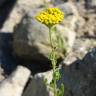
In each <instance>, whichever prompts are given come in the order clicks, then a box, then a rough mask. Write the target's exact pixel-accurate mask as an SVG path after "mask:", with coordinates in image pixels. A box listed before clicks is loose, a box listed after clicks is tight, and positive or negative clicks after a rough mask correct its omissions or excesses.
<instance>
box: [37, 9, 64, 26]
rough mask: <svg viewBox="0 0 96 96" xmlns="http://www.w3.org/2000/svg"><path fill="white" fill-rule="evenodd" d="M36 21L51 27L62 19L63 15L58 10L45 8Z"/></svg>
mask: <svg viewBox="0 0 96 96" xmlns="http://www.w3.org/2000/svg"><path fill="white" fill-rule="evenodd" d="M36 19H37V20H38V21H39V22H41V23H43V24H45V25H46V26H48V27H52V26H53V25H55V24H58V23H60V22H61V21H62V20H63V19H64V13H63V12H62V11H61V10H60V9H59V8H47V9H45V10H43V11H42V12H40V13H39V14H38V15H37V16H36Z"/></svg>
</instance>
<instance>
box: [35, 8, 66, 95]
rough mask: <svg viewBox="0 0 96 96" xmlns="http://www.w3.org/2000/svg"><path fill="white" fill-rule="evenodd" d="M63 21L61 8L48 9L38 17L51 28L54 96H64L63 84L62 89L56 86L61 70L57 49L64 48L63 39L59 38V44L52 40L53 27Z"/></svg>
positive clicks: (50, 56) (38, 19)
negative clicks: (57, 65)
mask: <svg viewBox="0 0 96 96" xmlns="http://www.w3.org/2000/svg"><path fill="white" fill-rule="evenodd" d="M63 19H64V13H63V12H62V11H61V10H60V9H59V8H47V9H45V10H43V11H42V12H40V13H39V14H38V15H37V16H36V20H37V21H39V22H41V23H42V24H44V25H46V26H47V27H48V28H49V41H50V46H51V49H52V50H51V52H50V54H49V59H50V60H51V63H52V67H53V80H52V82H51V83H50V86H52V87H53V91H54V96H63V95H64V85H62V84H61V87H60V88H57V84H56V83H57V81H58V80H59V79H60V73H59V70H57V68H56V64H57V59H58V58H57V57H58V56H57V55H58V54H57V49H58V47H60V48H61V49H62V48H63V47H62V46H63V39H62V38H61V37H60V35H59V38H57V40H58V41H59V42H54V40H53V39H52V27H53V26H54V25H56V24H58V23H60V22H61V21H63ZM57 37H58V36H57ZM56 43H57V44H56ZM57 45H59V46H57Z"/></svg>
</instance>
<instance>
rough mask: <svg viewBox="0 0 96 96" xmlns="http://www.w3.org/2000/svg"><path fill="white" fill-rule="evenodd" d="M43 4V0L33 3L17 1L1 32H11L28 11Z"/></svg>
mask: <svg viewBox="0 0 96 96" xmlns="http://www.w3.org/2000/svg"><path fill="white" fill-rule="evenodd" d="M1 1H2V0H1ZM43 4H44V0H35V1H34V2H33V1H32V0H17V2H16V3H15V6H14V8H13V9H12V12H11V14H10V15H9V17H8V19H7V20H6V22H5V24H4V25H3V28H2V29H1V31H3V32H13V29H14V26H15V25H17V24H18V23H19V22H20V20H21V18H22V17H23V16H24V15H25V13H27V12H28V11H29V10H30V9H32V8H34V7H38V6H40V5H43Z"/></svg>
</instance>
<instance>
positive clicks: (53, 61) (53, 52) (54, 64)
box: [49, 28, 57, 96]
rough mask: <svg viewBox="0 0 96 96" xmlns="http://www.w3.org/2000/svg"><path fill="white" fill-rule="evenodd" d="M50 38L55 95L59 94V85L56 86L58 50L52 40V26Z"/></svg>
mask: <svg viewBox="0 0 96 96" xmlns="http://www.w3.org/2000/svg"><path fill="white" fill-rule="evenodd" d="M49 40H50V45H51V48H52V58H51V62H52V67H53V85H54V96H57V91H56V89H57V86H56V77H55V72H56V52H55V51H56V50H55V48H54V45H53V41H52V33H51V28H49Z"/></svg>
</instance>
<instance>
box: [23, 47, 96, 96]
mask: <svg viewBox="0 0 96 96" xmlns="http://www.w3.org/2000/svg"><path fill="white" fill-rule="evenodd" d="M60 72H61V79H60V81H58V82H57V84H58V86H59V85H60V84H61V83H64V86H65V93H64V96H95V95H96V91H95V90H96V76H95V74H96V48H95V49H93V50H92V51H90V52H89V53H88V54H86V56H85V57H84V58H83V59H82V60H79V59H78V60H76V61H74V62H73V63H72V64H71V65H69V66H65V65H63V66H62V67H61V68H60ZM50 73H51V74H50ZM49 74H50V75H49ZM46 76H48V77H47V80H49V82H50V80H51V79H52V78H51V77H52V72H51V71H49V72H45V73H39V74H36V75H35V76H34V77H32V80H31V82H30V83H29V85H28V87H27V89H26V91H25V92H24V94H23V96H27V95H28V96H38V95H39V94H40V96H49V95H48V94H49V93H48V89H46V87H45V84H44V82H43V81H44V78H46ZM34 89H35V90H34ZM30 90H32V91H30ZM45 93H46V95H45ZM32 94H33V95H32ZM51 96H52V95H51Z"/></svg>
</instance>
